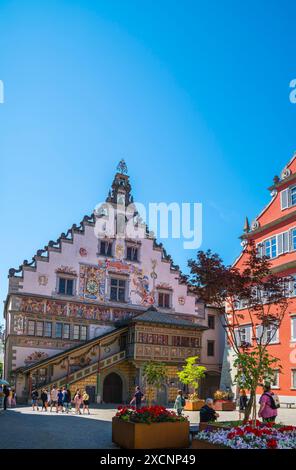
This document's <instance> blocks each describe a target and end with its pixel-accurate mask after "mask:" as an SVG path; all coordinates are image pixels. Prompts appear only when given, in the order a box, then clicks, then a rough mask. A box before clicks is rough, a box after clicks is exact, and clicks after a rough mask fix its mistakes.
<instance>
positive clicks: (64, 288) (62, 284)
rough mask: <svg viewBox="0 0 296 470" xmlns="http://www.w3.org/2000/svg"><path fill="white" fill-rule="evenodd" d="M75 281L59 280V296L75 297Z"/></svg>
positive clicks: (61, 278)
mask: <svg viewBox="0 0 296 470" xmlns="http://www.w3.org/2000/svg"><path fill="white" fill-rule="evenodd" d="M73 288H74V279H67V278H64V277H60V278H59V294H64V295H73Z"/></svg>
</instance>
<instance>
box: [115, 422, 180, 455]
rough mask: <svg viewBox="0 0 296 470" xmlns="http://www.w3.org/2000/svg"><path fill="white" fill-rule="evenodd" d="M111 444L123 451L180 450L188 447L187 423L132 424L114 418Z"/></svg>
mask: <svg viewBox="0 0 296 470" xmlns="http://www.w3.org/2000/svg"><path fill="white" fill-rule="evenodd" d="M112 442H114V443H115V444H117V445H118V446H119V447H122V448H124V449H182V448H188V447H189V422H188V421H176V422H163V423H151V424H146V423H132V422H129V421H124V420H122V419H120V418H117V417H114V418H113V419H112Z"/></svg>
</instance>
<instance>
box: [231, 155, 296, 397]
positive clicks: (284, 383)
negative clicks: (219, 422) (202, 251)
mask: <svg viewBox="0 0 296 470" xmlns="http://www.w3.org/2000/svg"><path fill="white" fill-rule="evenodd" d="M268 189H269V191H270V192H271V201H270V203H269V204H268V205H267V206H266V207H265V208H264V209H263V211H262V212H261V213H260V214H259V215H258V217H257V218H256V219H255V220H254V222H253V223H252V224H251V227H249V224H248V223H247V224H246V228H245V233H244V235H243V236H242V240H243V242H242V243H244V240H247V239H251V240H254V242H255V243H256V245H257V248H258V254H259V255H260V253H262V254H263V255H267V256H269V257H270V259H271V265H272V269H273V271H274V272H275V273H279V274H280V275H281V276H283V277H284V276H293V277H294V279H295V280H296V155H294V156H293V158H292V160H291V161H290V162H289V163H288V165H287V166H286V167H285V168H284V169H283V171H282V173H281V176H280V177H277V176H276V177H275V178H274V183H273V185H272V186H271V187H270V188H268ZM294 194H295V195H294ZM244 259H245V255H244V251H242V254H241V255H240V257H239V258H238V259H237V260H236V262H235V266H236V267H238V268H240V267H242V265H243V263H244ZM287 295H289V297H290V299H289V307H288V310H287V312H286V314H285V317H284V319H283V322H282V324H281V327H280V329H279V331H278V334H277V335H275V336H274V339H273V341H272V343H271V344H270V345H269V346H268V350H269V352H270V353H271V354H272V355H273V356H274V357H277V358H279V359H280V363H281V365H282V371H281V373H279V371H275V381H274V383H273V389H274V390H275V392H276V393H277V394H278V395H279V396H280V397H281V399H282V401H284V402H285V401H286V402H294V401H295V396H296V282H293V281H292V282H291V283H290V286H289V292H288V294H287ZM240 313H241V314H242V318H241V320H240V323H241V327H244V328H246V334H248V312H247V310H246V309H244V308H243V306H241V308H240ZM232 362H233V353H232V351H231V350H230V349H229V347H228V348H226V350H225V356H224V365H223V372H222V383H223V384H224V386H227V385H228V386H230V385H231V386H232V388H233V391H235V387H234V386H233V378H234V369H233V367H232V366H231V365H232ZM230 369H232V370H231V371H230ZM259 392H260V391H259V389H258V393H259Z"/></svg>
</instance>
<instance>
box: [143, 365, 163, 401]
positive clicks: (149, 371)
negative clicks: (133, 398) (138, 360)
mask: <svg viewBox="0 0 296 470" xmlns="http://www.w3.org/2000/svg"><path fill="white" fill-rule="evenodd" d="M143 376H144V379H145V382H146V385H147V392H146V394H147V400H148V405H149V406H151V402H152V387H155V388H156V390H158V389H159V388H160V387H161V385H163V384H164V383H165V382H166V381H167V373H166V367H165V364H163V363H161V362H147V363H146V364H144V367H143Z"/></svg>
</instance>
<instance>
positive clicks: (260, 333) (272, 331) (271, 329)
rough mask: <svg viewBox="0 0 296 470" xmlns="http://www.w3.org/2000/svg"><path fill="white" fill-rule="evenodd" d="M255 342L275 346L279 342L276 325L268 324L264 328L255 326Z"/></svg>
mask: <svg viewBox="0 0 296 470" xmlns="http://www.w3.org/2000/svg"><path fill="white" fill-rule="evenodd" d="M256 336H257V340H258V341H261V343H262V344H265V343H268V344H275V343H278V342H279V329H278V326H277V325H274V324H270V325H267V326H265V327H263V326H262V325H257V326H256Z"/></svg>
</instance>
